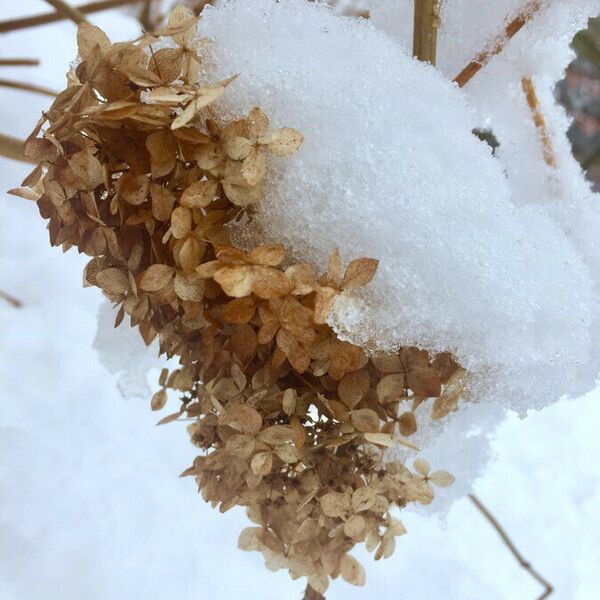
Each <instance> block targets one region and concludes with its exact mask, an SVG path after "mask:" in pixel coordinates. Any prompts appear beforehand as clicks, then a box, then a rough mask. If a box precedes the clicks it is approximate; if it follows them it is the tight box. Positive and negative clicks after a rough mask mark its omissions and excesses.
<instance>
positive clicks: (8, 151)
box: [0, 133, 33, 162]
mask: <svg viewBox="0 0 600 600" xmlns="http://www.w3.org/2000/svg"><path fill="white" fill-rule="evenodd" d="M24 144H25V142H24V141H23V140H19V139H17V138H14V137H11V136H9V135H4V134H3V133H0V156H4V157H5V158H11V159H12V160H20V161H22V162H33V161H31V160H30V159H28V158H27V157H26V156H25V145H24Z"/></svg>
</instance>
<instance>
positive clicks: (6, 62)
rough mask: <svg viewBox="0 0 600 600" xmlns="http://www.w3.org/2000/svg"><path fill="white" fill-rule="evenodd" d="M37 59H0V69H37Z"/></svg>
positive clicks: (38, 62)
mask: <svg viewBox="0 0 600 600" xmlns="http://www.w3.org/2000/svg"><path fill="white" fill-rule="evenodd" d="M39 64H40V61H39V59H37V58H0V67H37V66H38V65H39Z"/></svg>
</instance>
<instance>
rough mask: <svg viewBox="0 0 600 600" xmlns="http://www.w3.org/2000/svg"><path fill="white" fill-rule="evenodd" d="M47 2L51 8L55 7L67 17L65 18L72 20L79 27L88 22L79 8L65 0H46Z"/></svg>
mask: <svg viewBox="0 0 600 600" xmlns="http://www.w3.org/2000/svg"><path fill="white" fill-rule="evenodd" d="M46 2H47V3H48V4H49V5H50V6H53V7H54V8H55V9H56V12H59V13H62V14H63V15H65V18H68V19H71V21H73V23H76V24H77V25H79V23H84V22H85V21H86V18H85V15H84V14H83V13H82V12H81V11H80V10H79V9H78V8H75V7H74V6H71V5H70V4H69V3H68V2H65V0H46Z"/></svg>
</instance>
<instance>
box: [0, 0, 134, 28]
mask: <svg viewBox="0 0 600 600" xmlns="http://www.w3.org/2000/svg"><path fill="white" fill-rule="evenodd" d="M139 2H141V0H97V1H95V2H89V3H88V4H82V5H81V6H78V7H77V10H78V11H79V12H81V13H82V14H84V15H90V14H92V13H95V12H100V11H102V10H109V9H111V8H118V7H120V6H126V5H127V4H138V3H139ZM65 18H66V17H65V15H64V14H63V13H60V12H50V13H44V14H41V15H33V16H31V17H20V18H18V19H10V20H8V21H1V22H0V33H6V32H8V31H16V30H17V29H28V28H29V27H37V26H39V25H47V24H48V23H55V22H56V21H62V20H64V19H65Z"/></svg>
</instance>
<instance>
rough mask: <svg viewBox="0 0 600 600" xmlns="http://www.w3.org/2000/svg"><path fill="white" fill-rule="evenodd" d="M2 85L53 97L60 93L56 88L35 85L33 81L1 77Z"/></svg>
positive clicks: (0, 83)
mask: <svg viewBox="0 0 600 600" xmlns="http://www.w3.org/2000/svg"><path fill="white" fill-rule="evenodd" d="M0 87H8V88H13V89H16V90H24V91H26V92H35V93H36V94H43V95H44V96H52V98H56V96H58V94H57V93H56V92H55V91H54V90H51V89H48V88H45V87H42V86H39V85H34V84H33V83H25V82H22V81H13V80H12V79H0Z"/></svg>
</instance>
